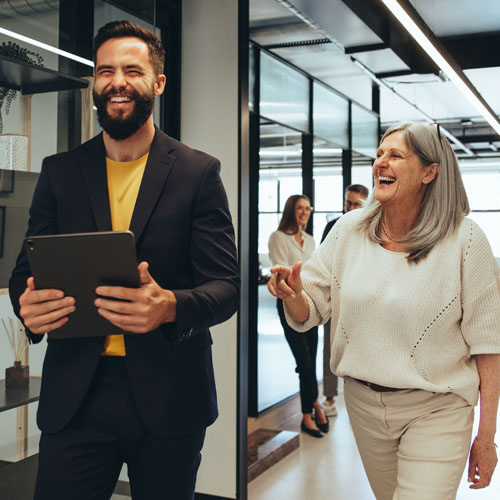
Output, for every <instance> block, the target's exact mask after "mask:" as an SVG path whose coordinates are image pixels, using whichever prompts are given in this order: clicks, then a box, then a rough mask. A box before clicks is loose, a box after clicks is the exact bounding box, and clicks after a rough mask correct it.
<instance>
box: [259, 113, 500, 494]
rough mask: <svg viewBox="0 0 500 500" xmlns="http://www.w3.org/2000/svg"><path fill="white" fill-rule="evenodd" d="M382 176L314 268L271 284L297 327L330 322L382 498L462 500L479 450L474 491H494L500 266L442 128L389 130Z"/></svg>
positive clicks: (283, 272)
mask: <svg viewBox="0 0 500 500" xmlns="http://www.w3.org/2000/svg"><path fill="white" fill-rule="evenodd" d="M373 175H374V180H375V186H374V187H375V189H374V194H373V195H372V197H371V198H370V199H369V201H368V202H367V204H366V206H365V207H364V208H362V209H360V210H354V211H352V212H349V213H347V214H346V215H344V216H343V217H342V218H341V219H340V220H339V221H338V222H337V224H336V225H335V227H334V228H333V229H332V231H331V232H330V234H329V235H328V237H327V238H326V240H325V242H324V243H323V244H322V245H321V246H320V247H319V248H318V249H317V250H316V252H315V253H314V254H313V255H312V257H311V258H310V259H309V260H308V262H307V264H305V265H304V269H303V270H302V271H301V263H300V262H297V263H296V264H295V265H294V266H293V267H292V268H288V267H285V266H275V267H274V268H273V269H272V272H273V275H272V278H271V279H270V281H269V283H268V288H269V291H270V292H271V293H272V294H273V295H274V296H276V297H279V298H280V299H282V300H283V302H284V304H285V313H286V317H287V321H288V322H289V323H290V325H291V326H292V328H294V329H295V330H299V331H305V330H308V329H309V328H311V327H312V326H314V325H319V324H323V323H325V322H326V321H327V320H328V319H329V318H331V322H332V334H333V336H332V347H331V361H330V366H331V368H332V371H333V372H334V373H336V375H338V376H342V377H344V378H345V385H344V394H345V401H346V407H347V410H348V413H349V417H350V420H351V424H352V428H353V431H354V435H355V438H356V442H357V445H358V449H359V452H360V455H361V458H362V460H363V465H364V467H365V471H366V473H367V476H368V479H369V481H370V485H371V487H372V489H373V491H374V493H375V496H376V498H377V500H393V499H398V500H421V499H425V500H452V499H454V498H455V497H456V492H457V489H458V485H459V482H460V478H461V475H462V472H463V470H464V467H465V463H466V461H467V456H469V468H468V480H469V482H471V483H472V485H471V486H470V487H471V488H473V489H478V488H484V487H485V486H488V484H489V483H490V480H491V476H492V474H493V471H494V469H495V466H496V463H497V456H496V449H495V448H496V445H495V443H494V436H495V432H496V419H497V409H498V398H499V393H500V268H499V267H498V265H497V263H496V261H495V258H494V257H493V254H492V252H491V249H490V246H489V244H488V241H487V239H486V237H485V236H484V234H483V232H482V231H481V229H480V228H479V227H478V226H477V225H476V224H475V223H474V222H473V221H472V220H470V219H469V218H467V217H465V216H466V215H467V214H468V212H469V204H468V201H467V196H466V194H465V189H464V186H463V183H462V179H461V176H460V171H459V168H458V162H457V158H456V156H455V154H454V152H453V150H452V149H451V146H450V144H449V143H448V141H447V140H446V139H442V138H441V136H440V133H439V125H438V126H437V127H436V126H434V125H430V124H422V123H414V122H408V123H401V124H397V125H395V126H393V127H391V128H389V129H388V130H387V132H386V133H385V134H384V136H383V137H382V140H381V143H380V146H379V148H378V150H377V158H376V160H375V162H374V164H373ZM333 332H334V333H333ZM479 394H480V396H481V398H480V399H481V402H480V421H479V428H478V431H477V435H476V436H475V439H474V441H473V443H472V447H471V446H470V443H471V434H472V424H473V416H474V406H475V405H476V404H477V402H478V398H479ZM469 450H470V452H469Z"/></svg>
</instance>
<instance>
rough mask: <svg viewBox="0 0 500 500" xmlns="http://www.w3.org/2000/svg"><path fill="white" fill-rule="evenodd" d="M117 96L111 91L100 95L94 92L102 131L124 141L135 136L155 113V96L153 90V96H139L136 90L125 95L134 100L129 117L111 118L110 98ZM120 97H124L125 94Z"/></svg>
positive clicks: (118, 116)
mask: <svg viewBox="0 0 500 500" xmlns="http://www.w3.org/2000/svg"><path fill="white" fill-rule="evenodd" d="M113 94H117V92H114V91H109V92H105V93H102V94H98V93H97V92H96V91H95V90H94V91H93V92H92V95H93V97H94V104H95V107H96V108H97V119H98V120H99V124H100V125H101V127H102V129H103V130H105V131H106V132H107V133H108V134H109V136H110V137H111V138H112V139H115V140H117V141H123V140H124V139H128V138H129V137H130V136H131V135H133V134H135V133H136V132H137V131H138V130H139V129H140V128H141V127H142V126H143V125H144V124H145V123H146V121H147V120H148V118H149V117H150V116H151V113H152V112H153V106H154V102H155V95H154V92H153V90H151V94H139V92H137V91H136V90H132V91H129V92H127V93H126V94H125V95H127V96H130V97H131V98H132V99H133V104H134V106H133V108H132V111H131V112H130V114H129V115H128V116H127V117H123V115H121V114H117V115H116V116H111V115H110V114H109V113H108V110H107V104H108V98H109V97H110V96H111V95H113ZM120 95H122V96H123V95H124V93H123V92H121V93H120Z"/></svg>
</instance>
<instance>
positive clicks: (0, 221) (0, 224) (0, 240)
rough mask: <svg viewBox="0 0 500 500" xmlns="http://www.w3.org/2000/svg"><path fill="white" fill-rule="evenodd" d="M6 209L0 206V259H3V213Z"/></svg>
mask: <svg viewBox="0 0 500 500" xmlns="http://www.w3.org/2000/svg"><path fill="white" fill-rule="evenodd" d="M6 211H7V207H5V206H3V205H0V259H2V258H3V246H4V240H5V212H6Z"/></svg>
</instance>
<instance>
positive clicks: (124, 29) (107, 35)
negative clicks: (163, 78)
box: [93, 21, 165, 75]
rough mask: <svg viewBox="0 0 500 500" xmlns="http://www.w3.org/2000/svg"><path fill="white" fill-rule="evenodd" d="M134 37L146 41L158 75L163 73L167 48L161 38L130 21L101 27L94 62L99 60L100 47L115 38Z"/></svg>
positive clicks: (95, 41) (95, 39)
mask: <svg viewBox="0 0 500 500" xmlns="http://www.w3.org/2000/svg"><path fill="white" fill-rule="evenodd" d="M125 37H134V38H139V39H140V40H142V41H144V42H145V43H146V45H147V46H148V49H149V59H150V61H151V64H152V66H153V69H154V71H155V74H156V75H160V74H162V73H163V66H164V64H165V49H164V48H163V46H162V44H161V40H160V39H159V38H158V37H157V36H156V35H155V34H154V33H153V32H152V31H149V30H147V29H145V28H142V27H141V26H138V25H137V24H134V23H131V22H130V21H113V22H111V23H108V24H105V25H104V26H103V27H102V28H100V29H99V31H98V32H97V35H96V36H95V37H94V52H93V58H94V63H96V60H97V51H98V50H99V47H100V46H101V45H102V44H103V43H104V42H107V41H108V40H111V39H113V38H125Z"/></svg>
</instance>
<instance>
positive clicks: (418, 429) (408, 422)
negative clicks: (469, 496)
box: [344, 377, 474, 500]
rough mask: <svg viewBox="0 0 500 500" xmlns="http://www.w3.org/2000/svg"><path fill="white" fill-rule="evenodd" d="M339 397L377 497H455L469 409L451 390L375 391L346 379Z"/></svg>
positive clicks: (451, 499) (464, 458)
mask: <svg viewBox="0 0 500 500" xmlns="http://www.w3.org/2000/svg"><path fill="white" fill-rule="evenodd" d="M344 397H345V403H346V407H347V411H348V413H349V418H350V420H351V425H352V429H353V431H354V436H355V438H356V443H357V445H358V449H359V453H360V455H361V459H362V461H363V466H364V468H365V471H366V475H367V476H368V480H369V481H370V485H371V487H372V490H373V492H374V493H375V497H376V498H377V500H454V499H455V497H456V493H457V489H458V485H459V483H460V479H461V477H462V473H463V471H464V468H465V464H466V462H467V458H468V454H469V448H470V443H471V433H472V423H473V419H474V408H473V407H472V406H470V405H469V404H468V403H467V402H466V401H465V400H464V399H462V398H461V397H460V396H457V395H456V394H452V393H446V394H439V393H432V392H427V391H422V390H419V389H412V390H411V389H409V390H401V391H396V392H376V391H374V390H372V389H370V388H368V387H366V386H365V385H363V384H360V383H359V382H356V381H355V380H354V379H352V378H350V377H346V378H345V380H344Z"/></svg>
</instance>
